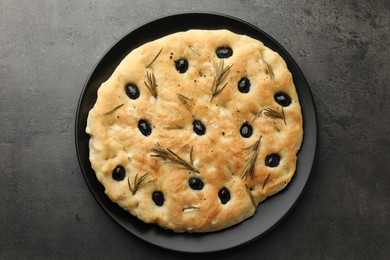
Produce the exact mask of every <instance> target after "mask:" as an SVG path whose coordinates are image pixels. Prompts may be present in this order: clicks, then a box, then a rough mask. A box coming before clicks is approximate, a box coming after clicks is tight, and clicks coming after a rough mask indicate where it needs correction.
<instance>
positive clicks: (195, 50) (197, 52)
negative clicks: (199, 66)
mask: <svg viewBox="0 0 390 260" xmlns="http://www.w3.org/2000/svg"><path fill="white" fill-rule="evenodd" d="M190 49H191V51H193V52H195V53H196V54H198V55H199V56H200V53H199V51H198V50H197V49H195V47H192V46H191V47H190Z"/></svg>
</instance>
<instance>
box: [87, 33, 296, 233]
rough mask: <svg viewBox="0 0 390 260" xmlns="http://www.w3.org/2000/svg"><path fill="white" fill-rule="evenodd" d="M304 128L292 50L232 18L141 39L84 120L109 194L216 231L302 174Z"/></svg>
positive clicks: (147, 211)
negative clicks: (237, 26)
mask: <svg viewBox="0 0 390 260" xmlns="http://www.w3.org/2000/svg"><path fill="white" fill-rule="evenodd" d="M220 47H222V48H220ZM218 48H220V49H218ZM217 49H218V51H217ZM229 51H231V52H229ZM217 52H218V55H217ZM219 56H220V57H219ZM187 65H188V66H187ZM242 79H243V80H242ZM245 79H247V80H246V83H245ZM239 82H241V83H242V82H244V83H245V84H243V83H242V84H241V86H240V87H239V85H240V84H239ZM129 85H131V86H130V87H128V86H129ZM194 121H196V122H198V123H194ZM194 124H195V125H196V126H197V127H198V128H196V127H194ZM302 131H303V130H302V115H301V108H300V105H299V100H298V96H297V93H296V90H295V86H294V84H293V81H292V75H291V73H290V72H289V70H288V69H287V66H286V64H285V62H284V60H283V59H282V58H281V57H280V56H279V55H278V54H277V53H276V52H274V51H272V50H270V49H268V48H267V47H265V46H264V45H263V43H262V42H260V41H258V40H255V39H252V38H250V37H247V36H244V35H238V34H235V33H232V32H230V31H228V30H189V31H186V32H179V33H175V34H171V35H168V36H165V37H163V38H160V39H157V40H155V41H152V42H149V43H146V44H144V45H142V46H140V47H139V48H137V49H134V50H133V51H132V52H131V53H130V54H128V55H127V56H126V57H125V58H124V59H123V60H122V62H121V63H120V64H119V66H118V67H117V68H116V70H115V71H114V73H113V74H112V76H111V77H110V78H109V79H108V80H107V81H106V82H105V83H103V84H102V85H101V87H100V88H99V90H98V98H97V101H96V103H95V105H94V107H93V109H91V111H90V112H89V116H88V121H87V128H86V132H87V133H88V134H89V135H90V143H89V147H90V161H91V165H92V168H93V170H94V171H95V173H96V176H97V178H98V180H99V181H100V182H101V183H102V184H103V186H104V187H105V193H106V194H107V196H108V197H109V198H110V199H111V200H112V201H113V202H115V203H117V204H119V205H120V206H121V207H122V208H123V209H125V210H127V211H129V212H130V213H131V214H132V215H134V216H136V217H138V218H139V219H141V220H142V221H144V222H147V223H156V224H158V225H160V226H161V227H163V228H166V229H170V230H173V231H175V232H184V231H187V232H210V231H216V230H220V229H223V228H227V227H229V226H232V225H234V224H237V223H239V222H241V221H243V220H245V219H247V218H249V217H251V216H252V215H253V214H255V212H256V208H257V205H258V204H259V203H260V202H261V201H263V200H264V199H265V198H267V197H268V196H270V195H273V194H275V193H277V192H279V191H280V190H282V189H283V188H284V187H286V185H287V184H288V183H289V181H290V180H291V178H292V176H293V175H294V172H295V169H296V159H297V157H296V154H297V152H298V150H299V148H300V145H301V141H302V135H303V132H302ZM298 174H299V173H298ZM257 214H261V212H258V213H257Z"/></svg>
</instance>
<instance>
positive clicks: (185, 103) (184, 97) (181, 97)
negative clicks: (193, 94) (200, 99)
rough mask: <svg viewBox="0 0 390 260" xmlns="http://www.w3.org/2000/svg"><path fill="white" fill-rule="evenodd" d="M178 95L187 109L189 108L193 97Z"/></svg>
mask: <svg viewBox="0 0 390 260" xmlns="http://www.w3.org/2000/svg"><path fill="white" fill-rule="evenodd" d="M176 95H177V97H178V98H179V100H180V102H181V103H183V105H184V106H185V107H186V108H187V109H189V107H190V101H191V99H189V98H188V97H186V96H184V95H182V94H176Z"/></svg>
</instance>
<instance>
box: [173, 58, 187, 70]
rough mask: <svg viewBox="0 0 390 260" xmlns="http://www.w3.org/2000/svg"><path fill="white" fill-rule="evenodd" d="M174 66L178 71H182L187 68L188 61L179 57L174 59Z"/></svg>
mask: <svg viewBox="0 0 390 260" xmlns="http://www.w3.org/2000/svg"><path fill="white" fill-rule="evenodd" d="M175 68H176V70H177V71H178V72H180V73H184V72H186V71H187V70H188V61H187V60H186V59H179V60H176V61H175Z"/></svg>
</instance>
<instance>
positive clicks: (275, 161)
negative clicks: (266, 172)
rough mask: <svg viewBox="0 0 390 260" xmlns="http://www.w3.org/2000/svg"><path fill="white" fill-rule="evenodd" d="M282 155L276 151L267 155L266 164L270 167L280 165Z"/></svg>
mask: <svg viewBox="0 0 390 260" xmlns="http://www.w3.org/2000/svg"><path fill="white" fill-rule="evenodd" d="M279 162H280V156H279V155H278V154H276V153H272V154H269V155H267V156H266V157H265V165H266V166H268V167H272V168H273V167H276V166H278V165H279Z"/></svg>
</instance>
